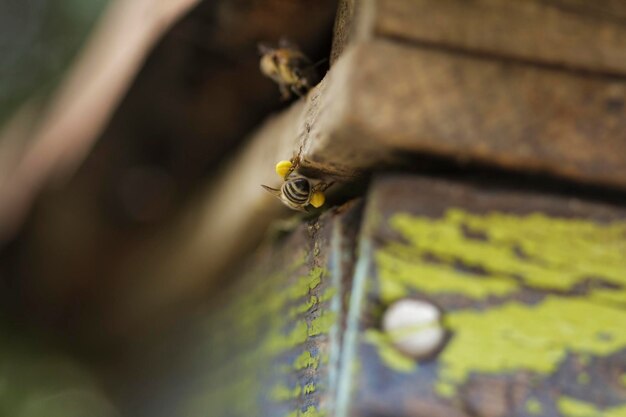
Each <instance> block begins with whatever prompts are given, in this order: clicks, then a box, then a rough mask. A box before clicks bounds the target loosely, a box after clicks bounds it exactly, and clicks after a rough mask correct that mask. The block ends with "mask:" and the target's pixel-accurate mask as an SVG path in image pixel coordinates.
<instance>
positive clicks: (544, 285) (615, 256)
mask: <svg viewBox="0 0 626 417" xmlns="http://www.w3.org/2000/svg"><path fill="white" fill-rule="evenodd" d="M389 223H390V226H391V227H392V228H393V229H394V230H396V231H397V232H399V233H400V235H401V236H402V239H403V243H400V242H392V243H389V244H387V245H385V246H383V247H382V248H379V249H377V251H376V253H375V260H376V265H377V272H378V278H379V279H378V284H379V287H378V290H379V296H380V298H381V300H382V301H383V302H384V303H390V302H393V301H395V300H397V299H399V298H403V297H407V296H410V295H412V294H416V293H417V294H419V293H426V294H431V295H439V294H458V295H461V296H464V297H467V298H470V299H473V300H482V299H485V298H487V297H491V296H497V297H505V296H512V295H514V294H515V293H516V292H518V291H519V290H520V289H521V288H522V286H523V287H524V288H527V289H528V288H531V289H536V290H538V291H541V294H543V295H544V296H545V298H544V300H543V301H542V302H539V303H538V304H536V305H526V304H522V303H519V302H517V301H508V302H505V303H504V304H501V305H498V306H495V307H491V308H490V309H487V310H483V311H477V310H458V311H450V312H447V314H446V315H445V320H444V321H445V326H446V327H447V328H448V330H450V331H451V332H452V334H453V337H452V339H451V340H450V342H449V344H448V345H447V346H446V347H445V349H444V350H443V351H442V352H441V354H440V356H439V358H438V361H439V363H440V372H439V379H438V381H437V383H436V385H435V390H436V392H437V393H438V395H440V396H442V397H452V396H454V395H455V393H456V389H457V387H458V386H459V385H461V384H463V383H464V382H465V381H467V378H468V377H469V375H470V374H471V373H487V374H502V373H506V372H516V371H531V372H534V373H536V374H538V375H548V374H550V373H552V372H554V371H555V370H556V369H557V367H558V366H559V364H560V363H562V361H563V360H564V359H565V357H566V355H567V354H568V353H571V354H576V355H578V356H579V357H580V360H581V361H583V362H584V361H585V360H586V361H587V362H588V359H589V357H590V356H605V355H609V354H612V353H614V352H617V351H619V350H620V349H623V348H625V347H626V333H624V332H623V331H620V329H618V328H617V326H615V323H624V322H626V309H624V308H623V307H622V306H624V305H626V256H624V254H625V253H626V222H624V221H619V222H613V223H606V224H603V223H597V222H593V221H587V220H581V219H569V218H567V219H566V218H554V217H548V216H545V215H543V214H538V213H535V214H530V215H525V216H519V215H512V214H504V213H489V214H486V215H478V214H472V213H467V212H465V211H462V210H459V209H451V210H448V211H447V212H445V213H444V215H443V216H442V218H436V219H433V218H428V217H420V216H411V215H408V214H396V215H394V216H392V217H391V219H390V220H389ZM590 279H595V280H603V281H604V282H607V283H609V284H611V285H612V286H613V288H610V289H609V288H606V286H604V287H603V288H594V287H593V286H590V287H589V289H588V290H587V291H588V294H582V295H578V296H574V295H572V296H568V297H558V296H554V295H548V294H549V293H547V292H546V290H557V291H570V290H572V289H573V288H574V286H575V285H578V284H581V283H583V282H588V281H589V280H590ZM616 307H620V308H616ZM365 341H366V342H367V343H370V344H374V345H376V346H377V348H378V352H379V355H380V357H381V360H382V362H383V363H385V364H386V365H387V366H389V367H390V368H392V369H395V370H397V371H398V372H409V371H410V370H414V369H415V364H414V363H411V364H407V363H404V362H400V363H401V365H398V364H397V363H396V362H395V357H394V356H391V358H392V359H391V360H390V359H389V356H390V355H389V353H388V352H389V349H388V347H389V344H388V343H384V339H382V338H381V337H380V336H376V334H375V333H369V332H368V333H366V337H365ZM404 359H406V358H405V357H404ZM583 364H584V363H583ZM410 365H413V368H411V366H410ZM578 383H581V384H586V383H589V376H588V375H587V374H585V373H581V374H579V375H578ZM533 404H534V403H533V402H532V401H531V402H529V403H528V404H527V406H529V407H531V408H536V406H535V405H533Z"/></svg>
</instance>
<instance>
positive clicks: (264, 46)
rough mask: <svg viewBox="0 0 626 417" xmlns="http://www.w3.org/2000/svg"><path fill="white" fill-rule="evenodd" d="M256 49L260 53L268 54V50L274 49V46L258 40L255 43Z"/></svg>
mask: <svg viewBox="0 0 626 417" xmlns="http://www.w3.org/2000/svg"><path fill="white" fill-rule="evenodd" d="M257 49H258V51H259V54H260V55H265V54H269V53H270V52H272V51H273V50H274V48H272V47H271V46H270V45H269V44H267V43H265V42H259V43H258V44H257Z"/></svg>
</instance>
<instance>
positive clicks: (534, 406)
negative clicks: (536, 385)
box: [526, 398, 543, 416]
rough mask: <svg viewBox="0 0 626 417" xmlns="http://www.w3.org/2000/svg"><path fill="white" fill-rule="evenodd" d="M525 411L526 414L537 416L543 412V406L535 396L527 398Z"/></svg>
mask: <svg viewBox="0 0 626 417" xmlns="http://www.w3.org/2000/svg"><path fill="white" fill-rule="evenodd" d="M526 411H528V414H531V415H533V416H538V415H540V414H541V413H542V412H543V407H542V405H541V403H540V402H539V400H537V399H536V398H529V399H528V401H526Z"/></svg>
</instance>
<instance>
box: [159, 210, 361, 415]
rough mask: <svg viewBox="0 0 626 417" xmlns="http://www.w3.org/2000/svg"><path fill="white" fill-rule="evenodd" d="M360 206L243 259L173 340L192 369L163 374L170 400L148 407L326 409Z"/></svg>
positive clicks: (256, 411) (238, 411)
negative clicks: (231, 279)
mask: <svg viewBox="0 0 626 417" xmlns="http://www.w3.org/2000/svg"><path fill="white" fill-rule="evenodd" d="M359 213H360V207H359V206H358V205H354V204H353V205H351V206H350V207H344V209H343V210H342V212H332V213H327V214H325V215H323V216H322V217H321V218H319V219H316V220H312V221H310V222H305V223H302V224H301V225H300V226H298V227H297V228H295V230H293V231H292V232H291V233H288V234H287V236H285V237H283V238H282V239H279V240H278V241H273V242H270V241H268V242H267V244H265V245H264V247H263V248H262V249H261V250H259V251H258V252H257V253H256V254H255V255H254V256H252V257H250V258H249V259H248V260H247V261H246V262H245V263H243V264H242V268H240V274H238V276H237V278H238V279H237V280H236V281H235V283H234V284H233V283H231V285H227V286H226V288H222V289H221V290H220V291H216V293H215V294H214V297H213V298H212V301H211V303H210V304H209V305H210V306H211V308H210V309H209V311H208V312H205V313H204V314H202V317H201V319H200V320H199V322H198V323H196V324H197V325H196V326H195V329H196V331H194V332H192V336H190V337H189V338H188V339H187V340H188V342H189V343H184V342H182V343H179V340H177V341H172V343H173V344H175V345H176V346H175V348H174V349H175V350H176V351H181V350H183V351H184V352H186V353H185V354H184V355H181V356H184V357H185V361H184V362H185V364H187V365H186V366H184V369H190V370H191V371H188V372H186V373H178V372H177V373H176V376H175V377H174V378H171V379H169V382H168V383H166V384H165V392H163V393H162V394H159V396H160V397H163V398H169V400H170V401H172V399H173V402H170V403H169V404H168V407H164V408H162V410H157V411H156V412H155V411H152V412H151V414H150V415H151V416H154V417H169V416H171V415H180V416H188V417H204V416H224V417H226V416H229V417H261V416H275V417H288V416H289V417H302V416H306V417H314V416H322V415H326V416H330V415H332V413H331V412H330V410H332V409H333V406H334V392H335V384H336V370H337V366H338V360H339V353H340V341H341V338H342V331H341V328H342V317H343V314H342V312H343V310H344V306H343V300H344V295H345V293H346V290H345V288H344V285H345V283H346V282H349V281H350V279H351V272H352V271H351V269H350V268H351V266H352V264H353V262H352V261H353V259H352V253H353V252H352V249H353V247H354V243H355V238H356V231H357V228H358V220H359V216H358V215H359ZM181 375H182V376H181ZM181 378H182V380H181ZM178 386H185V387H186V389H185V390H179V389H175V388H174V387H178ZM161 413H162V414H161Z"/></svg>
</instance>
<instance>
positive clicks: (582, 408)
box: [557, 397, 626, 417]
mask: <svg viewBox="0 0 626 417" xmlns="http://www.w3.org/2000/svg"><path fill="white" fill-rule="evenodd" d="M557 407H558V410H559V412H560V413H561V414H562V415H563V416H564V417H626V404H624V405H620V406H617V407H609V408H605V409H599V408H597V407H596V406H595V405H594V404H591V403H588V402H585V401H580V400H577V399H575V398H571V397H560V398H559V399H558V401H557Z"/></svg>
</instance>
